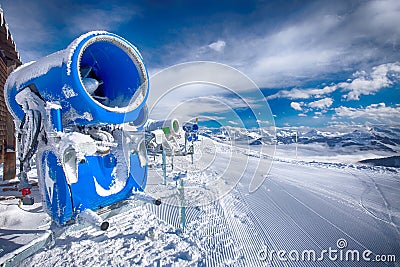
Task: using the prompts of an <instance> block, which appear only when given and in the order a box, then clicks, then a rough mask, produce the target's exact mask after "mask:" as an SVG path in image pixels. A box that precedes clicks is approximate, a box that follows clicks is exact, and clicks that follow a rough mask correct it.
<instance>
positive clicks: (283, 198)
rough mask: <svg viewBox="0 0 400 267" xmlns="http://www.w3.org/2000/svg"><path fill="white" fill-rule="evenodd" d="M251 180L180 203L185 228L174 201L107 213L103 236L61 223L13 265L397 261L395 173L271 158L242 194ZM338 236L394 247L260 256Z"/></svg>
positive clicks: (361, 245)
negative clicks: (197, 202) (58, 234)
mask: <svg viewBox="0 0 400 267" xmlns="http://www.w3.org/2000/svg"><path fill="white" fill-rule="evenodd" d="M207 144H209V145H210V144H211V143H210V142H208V143H207ZM212 145H213V146H216V147H217V148H218V146H222V144H220V143H218V142H213V143H212ZM205 149H206V150H207V151H210V150H215V151H219V152H218V155H217V156H218V157H219V158H223V157H228V156H229V155H230V154H229V153H226V152H224V151H225V150H224V149H215V147H214V148H212V147H208V148H207V147H206V148H205ZM232 155H233V156H234V157H236V159H234V160H237V161H241V160H245V159H246V161H247V159H248V160H249V161H248V162H247V164H250V165H251V164H256V160H258V157H257V156H256V155H253V156H252V157H248V155H246V153H245V152H244V151H242V152H241V153H233V154H232ZM177 160H178V159H175V161H177ZM217 161H218V160H217ZM260 164H261V165H260V166H261V168H259V169H260V172H261V173H258V174H256V175H263V174H264V173H263V172H264V171H265V169H263V168H262V166H263V164H265V165H266V164H268V161H267V160H265V159H263V158H262V157H261V162H260ZM153 172H154V170H150V172H149V176H152V175H153V174H154V173H153ZM213 172H215V173H219V172H221V170H220V165H219V164H218V163H217V164H215V165H213V164H211V165H209V166H208V169H207V173H210V174H212V173H213ZM250 179H251V177H250V176H249V175H246V173H244V175H243V177H242V179H241V180H240V181H239V183H238V184H237V185H236V186H235V187H234V188H233V190H231V191H230V192H228V193H227V194H226V195H224V196H223V197H221V198H220V199H218V200H215V201H213V202H212V203H210V204H209V205H204V206H198V207H195V206H188V207H186V210H185V212H186V218H185V221H186V225H185V228H184V229H182V216H181V212H182V210H181V208H180V207H178V206H172V205H161V206H154V205H150V204H146V205H144V207H146V208H147V210H148V211H143V212H142V213H141V212H139V210H140V209H142V207H134V208H133V210H132V209H131V210H129V209H128V210H127V211H124V212H122V213H120V214H117V215H115V216H114V217H112V219H111V221H110V222H111V228H110V230H109V231H108V232H107V233H106V234H104V233H102V232H99V231H98V230H95V229H93V228H92V227H86V228H83V229H79V230H77V231H74V230H73V229H72V230H68V231H66V233H64V234H63V236H62V238H60V239H57V240H55V242H54V244H53V245H52V246H50V247H48V248H46V249H43V250H41V251H39V252H38V253H36V255H34V256H32V257H30V258H28V259H26V260H25V261H23V262H22V263H21V264H20V266H29V265H32V266H36V265H42V266H53V265H63V264H75V265H78V266H81V265H85V266H98V265H99V264H100V265H110V264H111V265H115V266H165V265H166V266H176V265H177V266H400V265H399V259H400V235H399V226H400V210H399V207H400V197H399V194H400V180H399V177H398V173H395V172H390V171H388V172H378V171H376V170H374V169H361V170H358V169H356V168H347V167H345V166H342V165H341V167H340V168H338V167H335V166H331V165H326V164H318V163H312V164H307V163H301V162H296V161H287V160H279V159H278V160H275V161H274V163H273V165H272V168H271V171H270V173H269V174H268V176H267V177H266V180H265V181H264V183H263V184H262V185H261V187H260V188H259V189H258V190H257V191H255V192H253V193H249V192H248V184H249V182H250ZM138 213H139V214H138ZM154 215H155V216H154ZM143 217H146V218H147V219H146V220H145V221H143ZM164 222H165V223H164ZM338 240H345V244H346V246H345V247H343V249H342V250H343V251H345V250H347V249H348V250H358V251H359V252H360V255H362V252H363V251H365V250H370V251H371V253H372V254H371V255H370V257H371V258H374V257H375V256H377V255H395V257H396V261H395V262H388V261H386V262H375V261H371V262H366V261H363V259H360V260H359V261H345V260H342V261H341V260H340V259H336V260H330V259H329V258H328V256H327V255H325V256H326V257H325V258H324V259H323V261H322V262H321V261H317V260H301V259H300V260H299V261H295V260H286V261H282V260H279V258H278V256H277V254H274V256H273V257H272V259H266V258H265V257H263V256H265V253H264V254H263V252H270V251H271V250H274V251H279V250H284V251H287V252H289V251H291V250H296V251H298V252H299V253H300V255H301V253H302V251H310V250H313V251H315V252H316V258H318V257H319V256H320V253H321V251H323V250H328V249H329V248H331V249H335V250H338V251H339V250H341V249H339V248H338V246H337V245H338V243H337V242H338ZM27 264H28V265H27Z"/></svg>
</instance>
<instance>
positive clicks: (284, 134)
mask: <svg viewBox="0 0 400 267" xmlns="http://www.w3.org/2000/svg"><path fill="white" fill-rule="evenodd" d="M296 132H297V133H296ZM201 134H202V135H205V136H208V137H210V138H211V139H213V140H217V141H228V140H235V141H247V142H248V144H250V145H257V144H261V143H263V144H274V143H275V144H277V145H284V144H286V145H287V144H294V143H296V139H297V142H298V143H299V144H325V145H326V146H328V147H330V148H334V147H352V148H353V149H355V150H371V149H374V150H381V151H388V152H398V151H400V128H397V127H387V128H383V127H371V128H364V129H360V128H357V129H349V130H348V131H346V132H343V131H337V132H332V131H322V130H317V129H312V130H304V131H301V130H297V131H296V130H290V129H289V130H288V129H282V128H277V129H276V132H273V131H272V130H265V129H243V128H234V127H229V128H228V127H227V128H206V127H203V128H202V130H201ZM274 134H275V136H274ZM256 141H258V142H256Z"/></svg>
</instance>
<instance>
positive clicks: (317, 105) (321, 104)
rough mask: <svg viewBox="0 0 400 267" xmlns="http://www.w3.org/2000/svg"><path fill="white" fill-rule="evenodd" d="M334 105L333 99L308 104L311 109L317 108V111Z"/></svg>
mask: <svg viewBox="0 0 400 267" xmlns="http://www.w3.org/2000/svg"><path fill="white" fill-rule="evenodd" d="M332 104H333V99H332V98H329V97H327V98H323V99H320V100H317V101H314V102H311V103H309V104H308V106H309V107H310V108H315V109H326V108H329V107H330V106H332Z"/></svg>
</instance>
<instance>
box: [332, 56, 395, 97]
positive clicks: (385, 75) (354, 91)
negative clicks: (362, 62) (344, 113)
mask: <svg viewBox="0 0 400 267" xmlns="http://www.w3.org/2000/svg"><path fill="white" fill-rule="evenodd" d="M355 75H356V76H358V77H357V78H356V79H354V80H353V81H351V82H342V83H339V84H338V87H340V88H343V89H345V90H347V91H350V92H349V93H348V94H346V95H344V98H345V99H347V100H359V99H360V96H361V95H373V94H375V93H376V92H378V91H379V90H380V89H382V88H385V87H389V86H391V85H392V84H393V79H398V78H399V75H400V63H399V62H395V63H388V64H382V65H379V66H377V67H374V68H373V69H372V72H371V74H370V75H368V74H367V73H366V72H357V73H355ZM389 75H390V76H391V77H389Z"/></svg>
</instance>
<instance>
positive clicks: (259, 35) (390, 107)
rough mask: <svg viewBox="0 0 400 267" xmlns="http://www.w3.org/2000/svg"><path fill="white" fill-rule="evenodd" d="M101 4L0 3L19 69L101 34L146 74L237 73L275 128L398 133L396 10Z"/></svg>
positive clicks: (399, 21) (340, 4) (379, 6)
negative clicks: (127, 51)
mask: <svg viewBox="0 0 400 267" xmlns="http://www.w3.org/2000/svg"><path fill="white" fill-rule="evenodd" d="M108 2H109V1H85V2H84V3H81V2H80V1H68V2H67V1H40V0H39V1H19V0H10V1H8V0H7V1H0V3H1V6H2V8H3V10H4V12H5V16H6V19H7V22H8V24H9V27H10V30H11V31H12V34H13V37H14V40H15V42H16V44H17V47H18V50H19V52H20V55H21V57H22V60H23V61H24V62H28V61H31V60H36V59H38V58H40V57H42V56H45V55H47V54H50V53H52V52H55V51H57V50H60V49H64V48H65V47H66V46H67V45H68V44H69V43H70V42H71V41H72V40H73V39H74V38H76V37H78V36H79V35H80V34H83V33H85V32H87V31H90V30H108V31H111V32H114V33H116V34H119V35H121V36H123V37H125V38H126V39H128V40H129V41H131V42H132V43H134V44H135V45H136V46H137V47H138V48H139V50H140V51H141V52H142V54H143V57H144V59H145V62H146V65H147V67H148V69H149V72H150V74H154V73H156V72H157V71H159V70H161V69H163V68H166V67H169V66H171V65H174V64H178V63H183V62H188V61H193V60H205V61H209V60H210V61H216V62H220V63H224V64H227V65H229V66H232V67H235V68H237V69H238V70H240V71H241V72H243V73H244V74H246V75H247V76H248V77H249V78H251V79H252V80H254V82H255V83H256V84H257V85H258V86H259V87H260V88H261V90H262V92H263V94H264V95H265V96H266V98H267V99H268V103H269V105H270V107H271V109H272V112H273V114H274V117H275V123H276V125H277V126H280V127H283V126H289V127H290V126H309V127H326V126H332V125H354V124H357V125H359V124H361V125H364V124H367V125H373V124H384V125H395V126H399V125H400V86H399V80H400V63H399V62H400V53H399V52H400V27H399V26H398V25H400V1H398V0H379V1H183V0H182V1H113V2H112V4H109V3H108ZM154 93H156V92H154ZM226 123H229V119H227V118H226Z"/></svg>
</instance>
